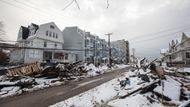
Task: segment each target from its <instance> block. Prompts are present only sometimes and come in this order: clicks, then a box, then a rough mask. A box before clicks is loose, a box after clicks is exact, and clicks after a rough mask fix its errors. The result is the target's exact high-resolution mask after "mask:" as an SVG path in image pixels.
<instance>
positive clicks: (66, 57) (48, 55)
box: [43, 50, 76, 63]
mask: <svg viewBox="0 0 190 107" xmlns="http://www.w3.org/2000/svg"><path fill="white" fill-rule="evenodd" d="M75 61H76V55H75V54H72V53H70V52H66V51H51V50H49V51H44V52H43V62H46V63H57V62H59V63H72V62H75Z"/></svg>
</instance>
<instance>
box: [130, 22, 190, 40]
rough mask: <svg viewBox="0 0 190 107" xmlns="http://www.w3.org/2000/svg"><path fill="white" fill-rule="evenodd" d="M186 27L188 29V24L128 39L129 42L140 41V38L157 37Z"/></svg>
mask: <svg viewBox="0 0 190 107" xmlns="http://www.w3.org/2000/svg"><path fill="white" fill-rule="evenodd" d="M187 27H188V28H189V27H190V24H187V25H184V26H180V27H176V28H170V29H166V30H162V31H159V32H154V33H149V34H143V35H138V36H135V37H133V38H130V39H129V40H136V39H137V38H138V39H141V38H144V37H145V36H152V35H158V34H162V33H165V32H169V31H173V30H178V29H182V28H187Z"/></svg>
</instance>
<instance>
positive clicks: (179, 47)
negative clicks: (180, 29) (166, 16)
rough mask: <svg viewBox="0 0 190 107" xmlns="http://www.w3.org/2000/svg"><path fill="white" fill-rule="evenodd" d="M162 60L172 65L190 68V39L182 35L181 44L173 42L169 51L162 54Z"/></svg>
mask: <svg viewBox="0 0 190 107" xmlns="http://www.w3.org/2000/svg"><path fill="white" fill-rule="evenodd" d="M162 56H163V57H162V60H163V61H164V62H167V63H168V64H170V65H171V66H172V65H182V66H190V37H187V36H186V34H185V33H182V37H181V41H180V43H179V42H178V40H176V41H174V40H172V41H171V43H169V51H168V52H167V53H165V54H164V55H163V54H162Z"/></svg>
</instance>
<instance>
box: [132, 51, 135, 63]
mask: <svg viewBox="0 0 190 107" xmlns="http://www.w3.org/2000/svg"><path fill="white" fill-rule="evenodd" d="M132 52H133V64H135V48H132Z"/></svg>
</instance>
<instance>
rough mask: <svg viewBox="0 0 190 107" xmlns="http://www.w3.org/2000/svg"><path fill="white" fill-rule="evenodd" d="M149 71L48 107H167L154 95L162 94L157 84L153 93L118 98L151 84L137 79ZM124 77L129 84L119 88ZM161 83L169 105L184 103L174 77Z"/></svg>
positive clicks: (126, 75) (134, 72) (179, 87)
mask: <svg viewBox="0 0 190 107" xmlns="http://www.w3.org/2000/svg"><path fill="white" fill-rule="evenodd" d="M149 71H150V70H147V71H146V72H144V71H143V70H142V69H140V70H139V71H137V70H135V71H129V72H127V73H125V74H122V75H120V76H119V77H117V78H115V79H113V80H111V81H109V82H107V83H104V84H102V85H100V86H97V87H95V88H93V89H91V90H89V91H86V92H84V93H81V94H79V95H76V96H74V97H71V98H69V99H67V100H65V101H62V102H59V103H56V104H54V105H51V106H50V107H96V106H106V107H107V106H111V107H168V105H167V106H166V105H163V104H162V103H161V101H160V99H159V97H158V96H156V94H155V93H154V92H157V93H160V94H162V87H161V86H160V85H158V84H157V85H156V88H154V90H153V91H150V92H147V93H144V94H140V93H135V94H133V95H131V96H128V97H126V98H124V99H120V98H119V97H120V96H123V95H126V94H127V93H129V92H132V91H134V90H136V89H138V88H139V87H142V86H145V85H148V84H150V83H152V82H153V79H151V78H149V79H150V82H145V81H143V80H142V79H141V78H139V77H138V75H139V74H143V75H149V76H150V75H151V74H147V73H148V72H149ZM170 72H171V71H170ZM126 77H127V78H129V80H130V84H127V85H126V86H125V88H121V87H120V84H119V81H121V80H125V78H126ZM162 82H163V83H164V91H163V95H164V96H166V97H168V98H170V99H171V101H170V103H173V104H176V105H180V104H182V103H183V102H185V101H184V100H182V101H179V98H180V94H181V83H179V82H178V81H177V80H176V78H175V77H173V76H166V79H165V80H162ZM188 92H190V91H188ZM186 93H187V92H186ZM189 95H190V94H189ZM149 98H152V99H153V100H154V101H153V102H151V100H150V99H149Z"/></svg>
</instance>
